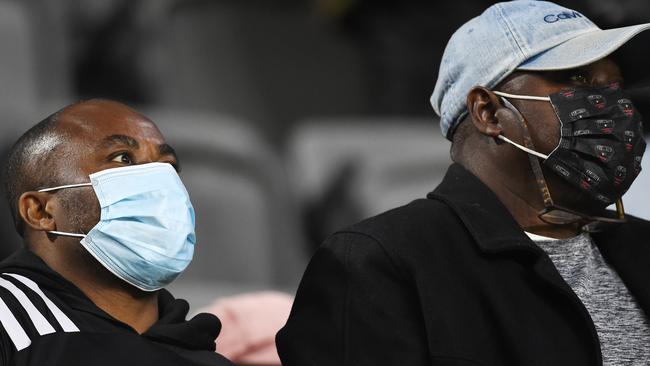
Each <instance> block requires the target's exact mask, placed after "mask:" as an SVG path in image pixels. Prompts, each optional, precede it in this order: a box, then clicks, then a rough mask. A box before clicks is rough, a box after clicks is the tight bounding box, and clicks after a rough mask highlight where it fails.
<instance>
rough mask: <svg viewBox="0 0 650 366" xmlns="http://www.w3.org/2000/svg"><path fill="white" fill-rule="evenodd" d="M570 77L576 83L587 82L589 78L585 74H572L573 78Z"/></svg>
mask: <svg viewBox="0 0 650 366" xmlns="http://www.w3.org/2000/svg"><path fill="white" fill-rule="evenodd" d="M570 79H571V81H573V82H574V83H579V84H587V78H586V77H585V76H584V75H582V74H574V75H571V78H570Z"/></svg>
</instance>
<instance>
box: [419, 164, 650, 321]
mask: <svg viewBox="0 0 650 366" xmlns="http://www.w3.org/2000/svg"><path fill="white" fill-rule="evenodd" d="M428 198H431V199H438V200H441V201H443V202H445V203H446V204H447V205H449V206H450V207H451V208H452V209H453V210H454V211H455V212H456V214H457V215H458V216H459V217H460V219H461V220H462V221H463V223H464V225H465V227H466V228H467V230H468V231H469V232H470V233H471V235H472V236H473V237H474V240H475V241H476V243H477V245H478V246H479V248H481V250H483V251H485V252H490V253H499V252H504V251H513V250H514V251H521V252H527V253H530V254H533V258H535V259H536V260H534V261H533V266H534V269H535V271H536V272H537V273H538V274H539V275H540V276H542V277H544V278H545V279H546V280H548V281H549V282H551V283H553V284H555V285H556V286H558V287H563V288H565V289H566V288H568V285H566V282H564V280H563V279H562V278H561V276H560V274H559V273H558V272H557V271H556V270H555V268H554V267H553V265H552V263H551V261H550V259H549V258H548V256H547V255H546V254H545V253H544V252H543V251H542V250H541V249H539V247H537V245H535V244H534V243H533V241H532V240H530V238H528V236H527V235H526V234H525V233H524V232H523V230H522V229H521V228H520V227H519V224H517V222H516V221H515V219H514V218H513V217H512V215H510V213H509V212H508V210H507V209H506V208H505V206H504V205H503V204H502V203H501V201H499V199H498V198H497V196H496V195H495V194H494V193H493V192H492V191H491V190H490V189H489V188H488V187H487V186H486V185H485V184H483V182H481V181H480V180H479V179H478V178H477V177H476V176H474V175H473V174H472V173H470V172H469V171H467V170H466V169H465V168H463V167H462V166H461V165H459V164H453V165H451V166H450V167H449V170H448V171H447V174H446V175H445V177H444V179H443V181H442V183H440V185H439V186H438V187H437V188H436V189H435V190H434V191H433V192H431V193H430V194H429V195H428ZM592 237H593V239H594V242H595V243H596V245H597V246H598V248H599V249H600V252H601V254H602V255H603V258H605V260H606V261H607V262H608V263H609V264H610V265H611V266H613V267H614V269H615V270H616V272H617V273H618V275H619V276H620V277H621V278H622V279H623V282H624V283H625V285H626V286H627V287H628V289H629V290H630V291H631V292H632V294H633V295H634V296H635V298H636V299H637V301H638V302H639V304H640V305H641V307H642V308H643V309H644V310H645V311H646V314H649V315H650V290H649V288H648V285H647V281H648V278H650V265H648V262H649V261H650V244H649V243H648V242H649V241H650V222H648V221H645V220H641V219H638V218H636V217H633V216H628V221H627V222H626V223H624V224H621V225H617V226H610V227H607V228H606V229H604V230H603V231H601V232H598V233H594V234H592Z"/></svg>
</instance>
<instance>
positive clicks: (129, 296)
mask: <svg viewBox="0 0 650 366" xmlns="http://www.w3.org/2000/svg"><path fill="white" fill-rule="evenodd" d="M61 239H65V242H64V241H63V240H61ZM70 239H71V238H57V243H56V245H52V244H51V243H45V244H46V245H28V247H29V249H30V250H32V251H33V252H34V253H35V254H36V255H38V256H39V257H40V258H41V259H43V261H44V262H45V263H46V264H47V265H48V266H49V267H50V268H51V269H52V270H54V271H55V272H57V273H58V274H60V275H61V276H62V277H63V278H65V279H66V280H68V281H70V282H71V283H72V284H74V285H75V286H77V287H78V288H79V289H80V290H81V292H83V293H84V294H85V295H86V296H87V297H88V298H89V299H90V300H91V301H92V302H93V303H94V304H95V305H96V306H97V307H98V308H100V309H102V310H103V311H104V312H106V313H108V314H109V315H111V316H112V317H114V318H115V319H117V320H119V321H121V322H123V323H125V324H127V325H129V326H130V327H132V328H133V329H134V330H135V331H137V332H138V333H139V334H142V333H144V332H145V331H147V330H148V329H149V328H150V327H151V326H152V325H153V324H154V323H155V322H156V321H157V320H158V318H159V314H158V293H157V292H145V291H142V290H139V289H137V288H135V287H134V286H131V285H130V284H127V283H126V282H124V281H122V280H121V279H119V278H117V277H116V276H115V275H113V274H112V273H110V272H109V271H108V270H107V269H106V268H104V267H103V266H102V265H101V264H100V263H99V262H97V260H95V259H94V258H93V257H92V256H91V255H90V254H89V253H88V252H87V251H86V250H85V249H84V248H83V247H81V245H80V244H79V242H76V243H75V242H74V239H72V240H70ZM59 242H60V243H59ZM47 244H49V245H47Z"/></svg>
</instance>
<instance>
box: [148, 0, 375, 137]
mask: <svg viewBox="0 0 650 366" xmlns="http://www.w3.org/2000/svg"><path fill="white" fill-rule="evenodd" d="M164 25H165V26H164V27H161V32H162V35H161V39H160V47H159V51H160V53H158V54H157V61H156V63H158V64H160V62H161V61H162V62H164V67H162V68H159V69H157V70H158V72H159V73H160V75H158V77H157V78H158V79H159V80H161V81H164V82H162V83H160V85H158V88H157V90H156V91H157V92H158V94H159V97H158V99H157V100H158V102H159V103H162V104H164V105H170V106H178V107H184V108H202V109H209V110H213V111H217V112H219V113H226V114H231V115H239V116H242V117H244V118H247V119H249V120H252V121H259V122H260V125H258V127H259V128H260V130H261V131H262V132H263V133H265V134H266V135H267V136H270V137H271V138H272V140H273V141H276V140H275V139H281V138H282V137H284V133H285V132H287V131H288V128H290V126H291V124H292V123H294V122H295V121H296V120H297V119H302V118H305V117H307V116H313V115H323V114H327V115H332V114H340V115H343V114H348V115H349V114H359V113H363V112H364V111H365V108H366V104H365V99H364V98H365V95H366V91H365V89H364V88H365V84H364V82H363V80H362V79H361V78H362V75H363V73H362V70H361V66H360V60H359V55H358V50H356V49H355V48H354V47H353V45H352V43H351V42H349V41H348V40H346V39H345V38H343V37H342V36H341V35H339V34H336V33H335V32H332V29H330V28H328V25H327V24H326V22H323V21H319V19H318V18H317V17H316V16H315V14H313V13H312V9H311V4H310V2H308V1H300V0H280V1H271V2H269V1H265V0H247V1H241V0H178V1H175V5H174V6H172V7H170V10H169V13H168V15H167V18H166V19H165V20H164ZM151 54H152V55H153V54H155V53H151ZM145 72H146V70H145ZM152 79H156V77H152Z"/></svg>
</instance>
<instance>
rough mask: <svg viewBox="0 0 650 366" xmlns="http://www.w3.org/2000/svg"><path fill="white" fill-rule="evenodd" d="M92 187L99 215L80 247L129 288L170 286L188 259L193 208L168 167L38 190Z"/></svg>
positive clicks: (112, 172) (115, 171) (116, 171)
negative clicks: (98, 207)
mask: <svg viewBox="0 0 650 366" xmlns="http://www.w3.org/2000/svg"><path fill="white" fill-rule="evenodd" d="M85 186H92V187H93V189H94V191H95V194H96V195H97V199H98V200H99V205H100V207H101V216H100V219H99V222H98V223H97V225H95V226H94V227H93V228H92V229H91V230H90V232H88V233H87V234H78V233H68V232H62V231H50V232H49V233H51V234H55V235H63V236H72V237H80V238H82V239H81V245H82V246H83V247H84V248H86V250H87V251H88V252H89V253H90V254H91V255H92V256H93V257H95V259H97V261H99V263H101V264H102V265H103V266H104V267H106V269H108V270H109V271H110V272H112V273H113V274H114V275H115V276H117V277H119V278H121V279H122V280H124V281H126V282H128V283H129V284H131V285H133V286H135V287H137V288H139V289H141V290H143V291H155V290H158V289H160V288H163V287H165V286H166V285H168V284H169V283H171V282H172V281H173V280H174V279H175V278H176V277H178V275H179V274H180V273H182V272H183V271H184V270H185V268H187V266H188V265H189V263H190V261H191V260H192V255H193V253H194V244H195V242H196V237H195V235H194V224H195V220H194V208H193V207H192V203H191V202H190V198H189V195H188V193H187V190H186V189H185V186H183V183H182V182H181V179H180V177H179V176H178V174H177V173H176V171H175V170H174V168H173V167H172V166H171V165H170V164H166V163H149V164H142V165H132V166H127V167H121V168H112V169H107V170H102V171H100V172H97V173H94V174H91V175H90V182H89V183H80V184H70V185H64V186H58V187H52V188H46V189H41V190H39V192H48V191H55V190H59V189H67V188H77V187H85Z"/></svg>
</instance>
